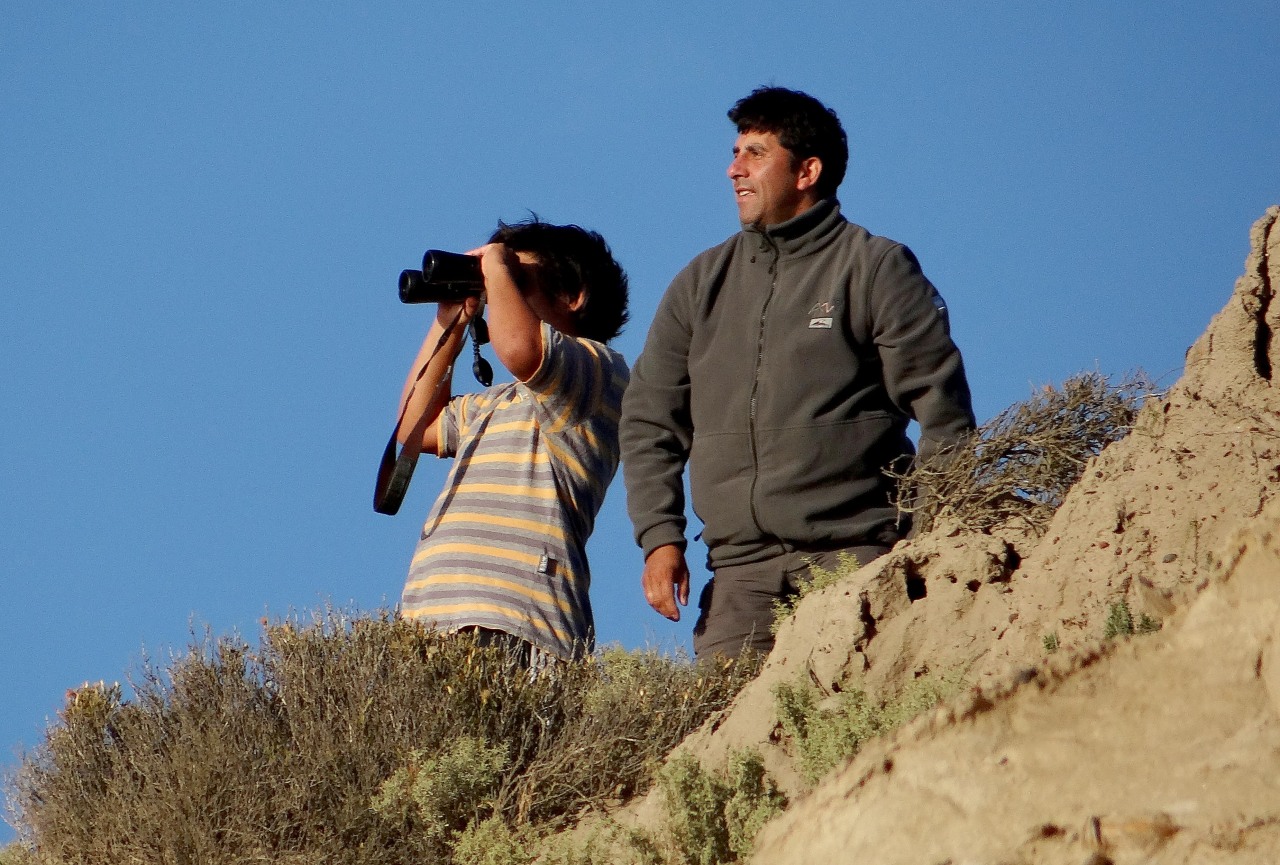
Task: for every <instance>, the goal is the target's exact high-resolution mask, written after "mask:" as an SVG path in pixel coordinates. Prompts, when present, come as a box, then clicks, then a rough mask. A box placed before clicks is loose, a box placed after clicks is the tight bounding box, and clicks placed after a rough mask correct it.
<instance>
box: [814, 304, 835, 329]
mask: <svg viewBox="0 0 1280 865" xmlns="http://www.w3.org/2000/svg"><path fill="white" fill-rule="evenodd" d="M835 308H836V305H835V304H834V303H830V302H828V301H819V302H817V303H815V304H814V305H813V307H812V308H811V309H810V310H809V328H810V330H830V329H831V313H832V312H833V311H835Z"/></svg>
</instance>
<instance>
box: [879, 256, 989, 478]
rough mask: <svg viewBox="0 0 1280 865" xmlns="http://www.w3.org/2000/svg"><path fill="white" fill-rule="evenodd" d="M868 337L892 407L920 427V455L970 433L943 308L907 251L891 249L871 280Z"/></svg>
mask: <svg viewBox="0 0 1280 865" xmlns="http://www.w3.org/2000/svg"><path fill="white" fill-rule="evenodd" d="M870 298H871V307H870V308H871V316H872V321H871V333H872V338H873V340H874V341H875V345H876V350H877V352H878V353H879V355H880V362H881V364H882V368H883V373H884V382H885V387H886V389H887V390H888V393H889V398H890V399H892V400H893V402H894V404H895V405H896V406H897V407H898V408H899V409H901V410H902V411H903V412H904V413H906V414H907V415H908V416H909V417H911V418H913V419H914V420H916V421H917V422H918V423H919V424H920V447H919V450H920V455H921V457H927V456H929V455H930V454H931V453H933V452H934V451H937V450H938V449H939V448H942V447H946V446H948V445H950V444H953V443H954V442H956V441H957V440H958V439H960V438H961V437H963V436H964V435H965V434H966V433H968V432H969V431H970V430H972V429H973V428H974V426H975V425H976V423H975V420H974V416H973V400H972V397H971V395H970V393H969V382H968V379H967V378H966V377H965V372H964V361H963V360H962V359H961V357H960V349H959V348H957V347H956V344H955V343H954V342H953V341H952V339H951V329H950V324H949V321H948V315H947V308H946V304H945V303H944V301H943V300H942V296H941V295H940V294H939V293H938V290H937V289H936V288H934V287H933V284H932V283H930V282H929V280H928V279H926V278H925V275H924V273H923V272H921V270H920V263H919V262H918V261H917V260H916V257H915V255H914V254H912V252H911V250H910V249H908V248H907V247H905V246H903V245H901V244H894V245H893V246H892V247H891V248H889V249H888V250H887V251H886V252H885V254H884V256H883V257H882V258H881V260H880V263H879V266H878V267H877V268H876V270H875V272H874V274H873V276H872V285H871V292H870Z"/></svg>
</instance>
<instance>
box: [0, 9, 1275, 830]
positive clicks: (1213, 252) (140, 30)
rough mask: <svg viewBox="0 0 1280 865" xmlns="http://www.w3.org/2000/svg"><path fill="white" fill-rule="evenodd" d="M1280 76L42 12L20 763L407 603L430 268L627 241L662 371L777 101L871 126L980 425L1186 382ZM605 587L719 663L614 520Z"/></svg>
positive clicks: (955, 45) (492, 16)
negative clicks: (115, 687)
mask: <svg viewBox="0 0 1280 865" xmlns="http://www.w3.org/2000/svg"><path fill="white" fill-rule="evenodd" d="M437 7H438V8H439V9H440V11H432V10H434V9H435V8H437ZM614 7H617V8H614ZM1277 56H1280V7H1277V6H1275V5H1274V4H1257V3H1243V2H1223V3H1218V4H1214V6H1213V8H1212V9H1209V8H1208V4H1193V3H1185V2H1174V3H1168V2H1165V3H1154V2H1135V3H1124V4H1119V3H1113V2H1096V3H1064V4H1030V3H1028V4H1015V3H1008V2H992V3H983V4H961V3H945V2H936V3H923V2H895V3H874V4H873V3H862V2H848V0H845V2H839V3H835V2H832V3H809V4H804V3H795V4H791V3H762V2H752V0H746V2H738V3H734V4H712V3H702V2H696V0H695V2H682V3H669V2H651V3H645V4H631V5H627V4H586V3H571V2H560V3H555V2H547V3H542V4H516V3H495V2H475V3H471V4H422V3H408V2H405V3H383V4H377V5H376V6H375V5H374V4H358V5H357V4H349V3H324V4H319V3H312V4H303V3H275V4H259V3H245V2H239V3H219V4H204V5H203V6H197V5H195V4H182V5H180V6H175V5H173V4H159V3H138V2H120V3H111V4H106V3H100V4H49V3H41V2H18V3H14V4H9V5H8V6H7V7H6V14H5V23H4V24H3V26H0V141H2V142H3V146H2V147H0V189H3V192H2V193H0V236H2V237H3V238H4V240H3V252H2V253H0V290H2V291H3V297H4V302H5V313H4V315H3V316H0V398H2V399H3V403H4V406H5V408H4V414H3V423H0V483H2V484H3V487H2V490H3V496H0V593H2V594H0V627H2V628H3V630H4V635H5V645H6V646H7V647H8V648H7V649H6V650H5V652H6V663H4V664H3V665H0V694H3V699H2V700H0V746H3V749H4V750H3V754H2V755H0V762H2V763H3V765H10V766H11V765H12V764H13V763H14V761H15V760H16V753H17V751H18V749H19V748H20V747H22V746H27V747H30V746H32V745H34V744H36V743H37V742H38V741H39V740H40V738H41V735H42V732H43V730H44V728H45V724H46V722H47V719H49V718H51V717H52V716H53V715H54V713H55V712H56V710H57V708H58V707H59V706H60V704H61V700H62V696H63V693H64V691H65V690H66V689H67V688H68V687H71V686H73V685H76V684H78V683H79V682H81V681H84V680H97V679H106V680H108V681H111V680H117V679H120V680H123V679H125V678H126V677H127V675H128V674H129V672H130V671H132V670H136V668H137V664H138V662H139V660H140V658H141V657H142V654H143V652H144V651H145V652H146V653H147V654H149V655H150V656H151V657H152V658H154V659H158V660H160V661H162V662H163V660H164V658H166V657H167V654H168V652H169V651H170V650H171V649H181V648H183V647H185V646H186V645H187V644H188V641H189V634H190V633H191V632H192V631H193V630H195V631H196V632H203V630H204V629H205V628H206V627H207V628H209V629H211V630H212V632H213V633H215V634H226V633H230V632H233V631H238V632H240V633H243V634H246V635H248V636H249V637H251V638H252V637H255V636H256V634H257V629H258V621H259V619H260V618H261V617H263V616H264V615H266V616H270V617H272V618H277V617H280V616H284V615H288V614H289V613H290V612H300V613H303V614H305V613H307V612H309V611H311V610H315V609H317V608H319V607H321V606H322V605H324V604H326V603H334V604H336V605H338V606H343V607H352V608H356V609H359V610H366V611H371V610H375V609H377V608H379V607H381V606H383V605H391V604H394V603H395V601H396V599H397V598H398V595H399V591H400V587H401V584H402V581H403V577H404V573H405V570H406V568H407V565H408V560H409V556H410V554H411V551H412V548H413V543H414V539H415V537H416V535H417V532H418V530H419V526H420V522H421V520H422V517H423V516H424V515H425V513H426V510H427V508H428V507H429V505H430V502H431V500H432V499H433V497H434V495H435V493H436V491H437V490H438V488H439V486H440V483H441V481H442V480H443V478H444V466H443V465H442V464H439V463H436V462H435V461H429V460H428V459H424V461H423V463H421V464H420V467H419V470H418V473H417V476H416V477H415V479H414V482H413V486H412V488H411V490H410V494H409V497H408V499H407V500H406V502H405V505H404V507H403V509H402V511H401V514H400V515H399V516H397V517H395V518H388V517H386V516H381V515H377V514H375V513H374V512H373V510H372V507H371V505H370V500H371V494H372V483H373V477H374V471H375V468H376V465H377V460H378V457H379V456H380V454H381V449H382V446H383V444H384V443H385V441H386V436H387V434H388V432H389V430H390V427H391V425H392V423H393V421H394V409H395V403H396V399H397V397H398V394H399V390H400V385H401V383H402V381H403V376H404V373H405V370H406V368H407V366H408V364H409V362H410V361H411V360H412V358H413V357H414V354H415V351H416V349H417V346H418V344H419V342H420V339H421V335H422V332H423V331H424V329H425V327H426V325H427V323H428V321H429V318H428V317H429V315H430V310H429V309H427V308H422V307H407V306H403V305H401V304H400V303H399V302H398V300H397V298H396V295H395V283H396V277H397V275H398V274H399V272H400V270H401V269H402V268H405V267H413V266H416V262H419V261H420V259H421V255H422V251H423V250H424V249H426V248H427V247H438V248H444V249H457V250H462V249H467V248H470V247H471V246H474V245H476V244H477V243H479V242H480V241H482V240H483V239H484V237H485V236H487V234H488V233H489V232H490V231H491V230H492V228H493V227H494V225H495V223H496V221H497V220H498V219H500V218H501V219H507V220H514V219H520V218H522V217H524V216H525V215H527V214H528V212H529V211H536V212H537V213H538V214H539V215H540V216H542V217H543V218H545V219H548V220H550V221H555V222H578V223H580V224H583V225H586V226H589V227H591V228H594V229H596V230H598V231H600V232H601V233H603V234H604V236H605V237H606V238H607V239H608V240H609V241H610V243H611V244H612V246H613V248H614V252H615V254H616V255H617V257H618V258H619V260H620V261H621V262H622V263H623V265H624V266H625V267H626V268H627V269H628V271H629V273H630V275H631V281H632V290H633V303H632V324H631V325H630V327H629V328H628V330H627V332H626V333H625V334H624V335H623V336H622V337H621V338H619V340H617V341H616V342H615V346H616V347H617V348H619V350H621V351H622V352H623V353H624V354H625V355H626V356H627V357H628V358H629V359H634V357H635V355H636V354H637V353H638V352H639V349H640V346H641V344H642V341H643V338H644V334H645V330H646V329H647V326H648V323H649V321H650V319H651V317H652V314H653V310H654V308H655V306H656V304H657V302H658V299H659V297H660V296H661V293H662V291H663V289H664V288H665V287H666V285H667V283H668V281H669V280H670V279H671V277H672V276H674V274H675V273H676V272H677V271H678V270H679V269H680V268H681V267H682V266H683V265H684V264H685V263H686V262H687V261H688V260H689V259H690V258H691V257H692V256H693V255H694V254H696V253H697V252H699V251H700V250H702V249H704V248H706V247H708V246H710V245H712V244H714V243H717V242H719V241H720V240H722V239H724V238H725V237H727V236H728V235H729V234H730V233H732V232H733V231H735V230H736V229H737V223H736V219H735V210H734V206H733V202H732V196H731V190H730V185H729V181H728V180H727V179H726V177H725V174H724V171H725V168H726V166H727V164H728V159H729V150H730V147H731V145H732V141H733V130H732V127H731V125H730V124H729V122H728V120H727V119H726V118H725V111H726V110H727V109H728V108H729V106H730V105H732V103H733V102H734V101H735V100H736V99H738V98H739V97H741V96H743V95H745V94H746V93H748V92H749V91H750V90H751V89H753V88H754V87H756V86H758V85H760V84H765V83H771V84H781V85H784V86H789V87H795V88H799V89H803V90H807V91H809V92H811V93H813V94H814V95H816V96H818V97H819V98H821V99H823V100H824V101H826V102H827V103H828V104H829V105H831V106H832V107H833V108H834V109H835V110H836V111H837V112H838V113H839V114H840V116H841V118H842V120H843V121H844V124H845V127H846V129H847V131H848V134H849V141H850V150H851V160H850V169H849V174H848V177H847V179H846V180H845V183H844V185H843V187H842V188H841V191H840V199H841V202H842V204H843V207H844V210H845V212H846V215H848V216H849V217H850V218H851V219H852V220H853V221H855V222H858V223H860V224H862V225H864V226H866V227H867V228H869V229H870V230H872V231H873V232H876V233H879V234H886V235H888V236H890V237H893V238H895V239H897V240H900V241H902V242H905V243H907V244H908V245H910V246H911V247H912V248H913V250H915V252H916V253H917V255H918V256H919V258H920V260H921V262H922V264H923V266H924V268H925V272H926V274H927V275H928V276H929V277H930V278H931V279H932V280H933V281H934V282H935V283H936V284H937V285H938V286H939V288H940V289H941V291H942V292H943V294H944V295H945V296H946V298H947V300H948V302H949V304H950V307H951V311H952V317H953V325H954V332H955V336H956V338H957V341H958V342H959V344H960V346H961V349H962V350H963V352H964V354H965V359H966V364H967V366H968V370H969V376H970V381H971V384H972V387H973V390H974V393H975V400H976V408H977V411H978V414H979V417H980V419H982V420H985V419H987V418H990V417H991V416H992V415H994V414H996V413H997V412H999V411H1000V410H1001V409H1003V408H1005V407H1006V406H1008V405H1009V404H1010V403H1012V402H1014V401H1017V400H1020V399H1023V398H1025V397H1026V396H1027V395H1029V393H1030V392H1031V390H1032V388H1033V387H1035V386H1037V385H1042V384H1045V383H1049V382H1060V381H1061V380H1062V379H1064V378H1066V377H1067V376H1069V375H1071V374H1073V373H1075V372H1078V371H1081V370H1100V371H1102V372H1104V373H1108V374H1123V373H1125V372H1127V371H1130V370H1133V369H1135V368H1142V369H1145V370H1146V371H1147V372H1148V373H1149V374H1151V375H1152V376H1153V377H1156V378H1157V379H1159V380H1161V381H1163V382H1165V383H1171V382H1172V381H1173V380H1174V379H1175V378H1176V377H1177V375H1178V373H1179V372H1180V370H1181V364H1182V358H1183V353H1184V352H1185V350H1186V348H1187V347H1188V346H1189V345H1190V344H1191V342H1192V341H1193V340H1194V339H1195V338H1196V337H1197V336H1198V335H1199V334H1200V333H1201V332H1202V331H1203V330H1204V328H1205V326H1206V325H1207V324H1208V322H1209V319H1210V318H1211V317H1212V315H1213V314H1214V313H1215V312H1216V311H1217V310H1218V309H1220V308H1221V307H1222V305H1223V304H1224V303H1225V302H1226V300H1227V298H1228V296H1229V294H1230V291H1231V286H1232V284H1233V282H1234V280H1235V278H1236V277H1237V276H1238V275H1239V273H1240V272H1241V270H1242V264H1243V259H1244V256H1245V254H1246V253H1247V251H1248V228H1249V226H1250V224H1251V223H1252V222H1253V220H1254V219H1256V218H1257V217H1258V216H1259V215H1261V213H1262V212H1263V210H1264V209H1265V208H1266V206H1268V205H1270V204H1274V203H1277V202H1280V169H1277V165H1278V164H1280V163H1278V162H1277V159H1276V152H1275V151H1276V144H1277V142H1278V141H1280V94H1278V93H1277V90H1276V76H1275V70H1276V65H1275V63H1276V57H1277ZM459 383H460V384H462V385H466V384H467V382H466V381H465V380H462V379H460V382H459ZM692 549H693V550H694V552H693V558H694V559H695V563H696V560H698V559H700V557H701V555H702V554H703V553H702V551H700V550H699V549H698V548H697V547H696V546H695V547H693V548H692ZM591 552H592V555H593V568H594V583H593V590H592V594H593V597H594V600H595V606H596V619H597V625H598V628H599V632H600V637H601V639H602V641H605V642H620V643H622V644H624V645H626V646H628V647H634V646H640V645H646V644H653V645H658V646H661V647H672V646H687V645H688V640H689V631H690V627H691V619H692V617H691V616H686V618H685V619H684V620H683V621H682V622H680V623H679V624H674V625H673V624H670V623H667V622H666V621H665V620H663V619H662V618H660V617H659V616H658V615H657V614H656V613H653V612H652V611H650V610H649V609H648V607H647V606H646V605H645V603H644V600H643V598H642V596H641V594H640V591H639V582H638V578H639V572H640V564H641V562H640V557H639V554H638V552H637V551H636V549H635V547H634V545H633V544H632V541H631V539H630V530H629V526H628V524H627V521H626V517H625V511H624V496H623V492H622V488H621V484H620V483H619V484H617V485H615V487H614V488H613V489H612V490H611V492H610V496H609V500H608V502H607V504H606V506H605V510H604V512H603V513H602V514H601V518H600V520H599V522H598V528H597V532H596V535H595V537H594V538H593V540H592V544H591ZM703 579H704V576H703V575H701V574H700V575H698V576H696V577H695V590H696V588H697V586H698V585H700V583H701V581H702V580H703ZM5 831H6V830H3V829H0V833H3V832H5ZM5 837H6V836H5V835H3V834H0V840H3V839H4V838H5Z"/></svg>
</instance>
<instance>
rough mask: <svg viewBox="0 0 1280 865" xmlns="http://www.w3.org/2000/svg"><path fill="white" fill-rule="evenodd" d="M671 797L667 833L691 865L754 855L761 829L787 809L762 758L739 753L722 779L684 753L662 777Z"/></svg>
mask: <svg viewBox="0 0 1280 865" xmlns="http://www.w3.org/2000/svg"><path fill="white" fill-rule="evenodd" d="M658 781H659V784H660V785H661V787H662V790H663V793H664V794H665V796H666V799H665V801H666V813H667V823H666V828H667V830H668V831H669V832H670V834H671V837H672V840H673V841H674V842H675V845H676V848H677V850H678V852H679V854H680V856H681V857H682V859H683V862H684V863H687V865H719V863H723V862H736V861H739V860H742V859H746V858H747V857H748V856H750V855H751V846H752V843H753V842H754V840H755V837H756V834H757V833H758V832H759V831H760V828H761V827H762V826H764V824H765V823H766V822H768V821H769V819H770V818H771V817H773V816H774V815H775V814H777V813H779V812H780V811H781V810H782V809H783V808H784V807H785V806H786V798H785V797H784V796H783V795H782V793H780V792H779V791H778V789H777V787H776V786H774V784H773V782H772V780H771V779H770V778H769V777H768V775H767V774H766V773H765V771H764V763H763V762H762V761H761V759H760V756H759V755H758V754H755V753H750V752H739V753H735V754H733V755H732V756H730V758H729V764H728V766H727V767H726V769H725V772H724V773H723V774H722V775H719V776H717V775H713V774H711V773H708V772H706V771H704V770H703V769H702V767H701V766H700V765H699V763H698V761H697V760H695V759H694V758H692V757H690V756H688V755H687V754H682V755H680V756H679V757H676V758H675V759H674V760H672V761H671V762H669V763H668V764H667V765H666V766H664V767H663V770H662V772H661V773H660V774H659V776H658Z"/></svg>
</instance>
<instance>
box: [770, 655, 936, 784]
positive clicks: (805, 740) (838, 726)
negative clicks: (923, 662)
mask: <svg viewBox="0 0 1280 865" xmlns="http://www.w3.org/2000/svg"><path fill="white" fill-rule="evenodd" d="M958 688H959V682H958V681H956V680H950V679H942V680H937V679H931V678H928V677H922V678H919V679H916V680H914V681H913V682H912V683H911V684H910V685H908V686H907V688H906V689H905V690H904V691H903V692H902V693H901V694H900V695H899V696H898V697H897V698H896V699H894V700H889V701H884V702H875V701H873V700H871V699H870V698H869V697H868V696H867V695H866V693H865V692H863V691H858V690H855V691H846V692H843V693H841V694H838V695H836V696H835V697H834V698H833V699H832V700H828V701H825V702H826V703H827V705H825V706H823V705H819V703H820V701H821V699H822V695H821V693H820V692H819V691H818V689H817V688H815V687H814V686H813V685H812V684H811V683H809V682H808V681H806V680H801V681H800V682H799V683H797V684H794V685H793V684H788V683H785V682H784V683H782V684H779V685H778V686H777V687H775V688H774V700H775V705H776V707H777V710H778V718H779V720H780V721H781V723H782V729H783V732H784V733H785V734H786V736H787V738H788V739H789V740H790V741H791V743H792V745H793V747H794V748H795V750H796V754H794V755H793V756H794V757H796V761H797V765H798V767H799V769H800V774H801V776H802V777H803V778H804V779H805V781H806V782H808V783H809V784H810V785H813V784H816V783H817V782H818V781H820V780H821V779H822V778H823V777H824V776H825V775H826V774H827V773H828V772H830V771H831V770H832V769H834V768H835V767H836V766H838V765H840V764H841V763H843V762H845V761H846V760H848V759H849V758H851V757H853V756H854V755H855V754H857V753H858V750H859V749H860V748H861V747H862V743H863V742H866V741H867V740H868V739H871V738H874V737H875V736H879V735H882V734H884V733H887V732H889V731H891V730H894V729H896V728H898V727H900V726H901V725H902V724H904V723H906V722H907V721H909V720H911V719H912V718H914V717H915V716H916V715H918V714H920V713H921V712H923V711H925V710H926V709H930V708H932V707H933V706H935V705H937V704H938V703H939V702H940V701H941V700H943V699H945V698H946V697H948V696H950V695H951V694H953V693H955V692H956V691H957V690H958Z"/></svg>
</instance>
